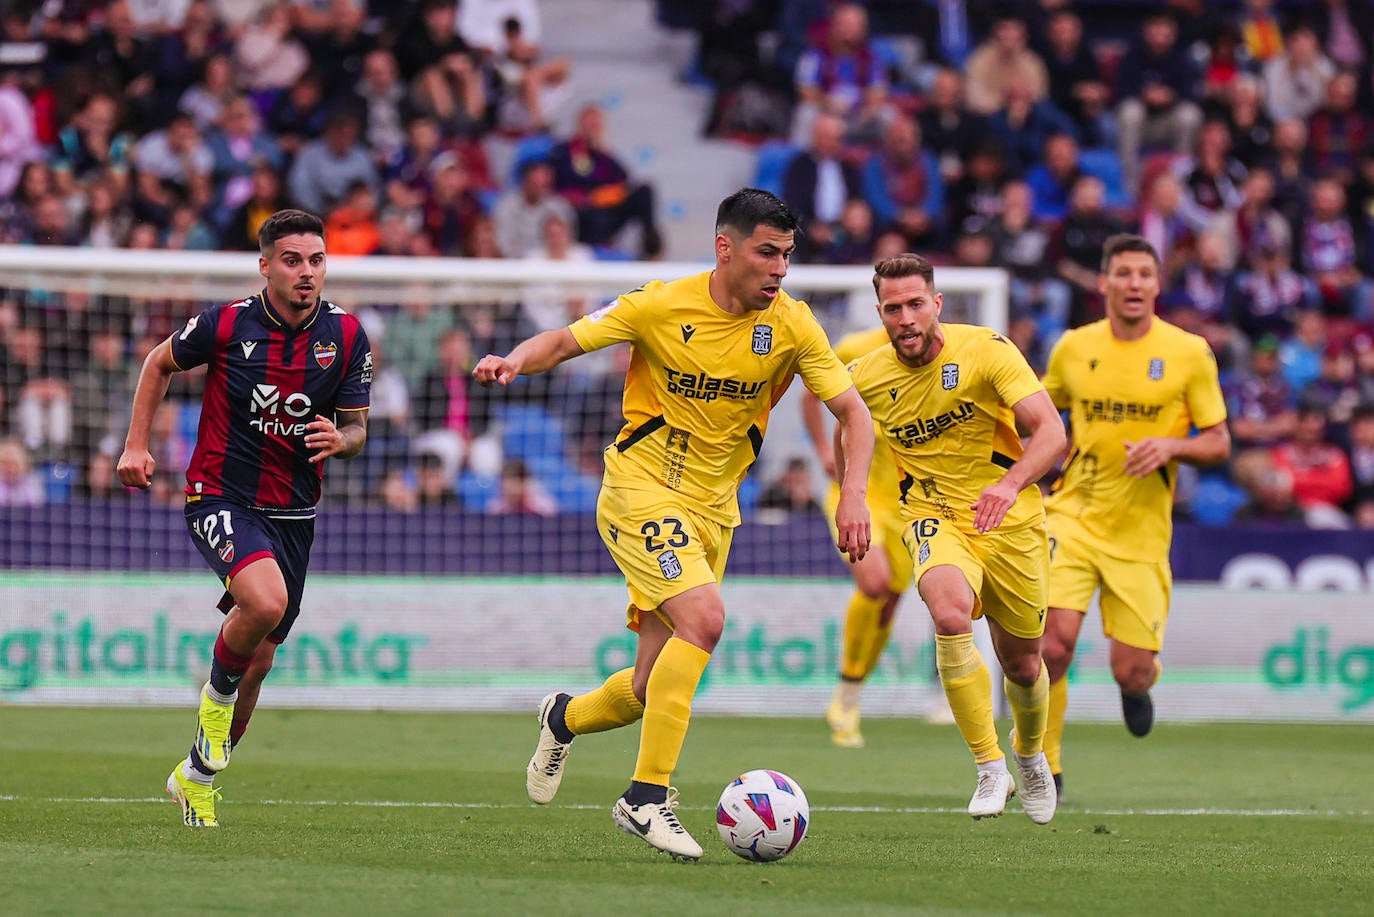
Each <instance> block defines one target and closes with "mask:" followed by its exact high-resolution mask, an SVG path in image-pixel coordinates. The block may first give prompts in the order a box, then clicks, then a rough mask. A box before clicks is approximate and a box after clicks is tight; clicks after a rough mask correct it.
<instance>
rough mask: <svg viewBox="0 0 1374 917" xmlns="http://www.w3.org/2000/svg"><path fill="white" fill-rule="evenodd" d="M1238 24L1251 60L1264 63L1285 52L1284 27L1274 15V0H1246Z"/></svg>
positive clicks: (1246, 54)
mask: <svg viewBox="0 0 1374 917" xmlns="http://www.w3.org/2000/svg"><path fill="white" fill-rule="evenodd" d="M1238 24H1239V26H1240V38H1241V41H1242V45H1243V47H1244V48H1245V56H1246V57H1248V58H1249V59H1250V60H1251V61H1254V62H1255V63H1256V64H1264V63H1267V62H1268V61H1270V60H1272V59H1273V58H1275V57H1278V56H1279V55H1280V54H1282V53H1283V27H1282V25H1281V24H1280V23H1279V18H1278V17H1277V16H1275V15H1274V0H1245V8H1244V10H1243V11H1242V12H1241V14H1240V16H1239V19H1238Z"/></svg>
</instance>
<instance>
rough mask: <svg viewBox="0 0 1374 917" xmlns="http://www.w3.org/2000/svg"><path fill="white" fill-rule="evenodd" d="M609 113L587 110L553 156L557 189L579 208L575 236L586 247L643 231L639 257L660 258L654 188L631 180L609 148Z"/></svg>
mask: <svg viewBox="0 0 1374 917" xmlns="http://www.w3.org/2000/svg"><path fill="white" fill-rule="evenodd" d="M605 135H606V115H605V113H604V112H603V111H602V110H601V107H600V106H598V105H587V106H584V107H583V109H582V110H581V112H579V113H578V116H577V129H576V131H575V133H574V134H573V136H572V137H570V138H568V139H567V140H565V141H563V142H561V143H559V144H558V145H556V146H555V147H554V148H553V151H552V152H551V153H550V155H549V162H550V164H551V165H552V166H553V176H554V189H555V190H556V191H557V192H558V193H559V194H560V195H562V196H563V197H564V198H566V199H567V200H568V202H569V203H571V204H572V205H573V207H574V208H575V209H576V210H577V237H578V239H579V240H580V241H582V242H585V243H587V244H588V245H611V244H614V242H615V239H616V237H617V236H618V235H619V233H620V231H621V229H623V228H624V227H625V226H627V225H629V224H631V223H633V224H636V225H637V226H638V227H639V246H640V255H641V257H643V258H657V257H658V256H659V255H660V254H662V252H663V238H662V236H661V235H660V234H659V230H658V222H657V219H656V217H655V213H654V210H655V205H654V189H653V187H652V186H651V185H648V184H645V183H643V182H638V181H635V180H633V179H632V178H631V177H630V174H629V172H628V171H626V169H625V167H624V166H623V165H621V164H620V162H619V161H618V160H617V159H616V157H615V156H614V155H613V154H612V153H611V152H610V150H609V149H608V148H607V146H606V141H605Z"/></svg>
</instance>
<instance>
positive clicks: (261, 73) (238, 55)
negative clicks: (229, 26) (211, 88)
mask: <svg viewBox="0 0 1374 917" xmlns="http://www.w3.org/2000/svg"><path fill="white" fill-rule="evenodd" d="M234 62H235V63H236V64H237V65H238V80H239V85H241V86H243V87H244V88H245V89H247V90H248V91H249V92H252V93H254V94H255V95H256V94H261V95H262V96H263V97H264V98H268V99H270V98H273V97H274V96H276V95H278V94H280V93H283V92H285V91H286V90H287V89H288V88H290V87H291V86H294V85H295V84H296V83H297V81H299V80H300V78H301V77H302V76H304V75H305V72H306V70H307V69H308V68H309V66H310V55H309V53H308V52H307V51H306V50H305V46H304V45H302V44H301V43H300V42H299V41H297V40H296V39H295V38H294V37H293V36H292V34H291V10H290V7H289V6H288V5H287V4H286V3H284V2H277V3H268V4H266V5H262V6H260V7H259V9H258V14H257V18H256V19H255V20H254V21H253V22H251V23H249V24H248V25H247V26H245V27H244V29H243V30H242V32H240V33H239V37H238V40H237V41H236V42H235V43H234Z"/></svg>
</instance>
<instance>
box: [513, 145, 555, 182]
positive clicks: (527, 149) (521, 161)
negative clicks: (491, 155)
mask: <svg viewBox="0 0 1374 917" xmlns="http://www.w3.org/2000/svg"><path fill="white" fill-rule="evenodd" d="M557 145H558V141H557V140H555V139H554V137H553V135H552V134H531V135H530V136H528V137H525V138H524V139H522V140H521V141H520V142H519V143H517V144H516V145H515V158H514V159H513V160H512V161H511V173H510V183H511V186H512V187H519V185H520V173H521V172H522V171H524V168H525V164H526V163H529V162H537V161H539V160H541V159H548V158H549V154H550V153H552V152H553V148H554V147H555V146H557Z"/></svg>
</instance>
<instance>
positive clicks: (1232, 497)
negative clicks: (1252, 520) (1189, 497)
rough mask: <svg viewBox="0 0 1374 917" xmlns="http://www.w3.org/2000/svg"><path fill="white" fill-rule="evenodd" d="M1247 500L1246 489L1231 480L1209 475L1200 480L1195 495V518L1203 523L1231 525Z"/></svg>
mask: <svg viewBox="0 0 1374 917" xmlns="http://www.w3.org/2000/svg"><path fill="white" fill-rule="evenodd" d="M1246 502H1247V498H1246V496H1245V491H1243V490H1241V489H1240V487H1238V486H1236V485H1235V484H1232V483H1231V482H1230V481H1228V480H1226V479H1225V478H1222V477H1217V476H1215V475H1209V476H1207V477H1204V478H1202V480H1200V481H1198V484H1197V494H1196V495H1194V497H1193V518H1194V519H1196V520H1197V521H1198V522H1199V523H1200V524H1202V525H1229V524H1230V522H1231V519H1232V518H1233V517H1234V516H1235V514H1236V510H1238V509H1240V508H1241V507H1242V506H1244V505H1245V504H1246Z"/></svg>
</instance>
